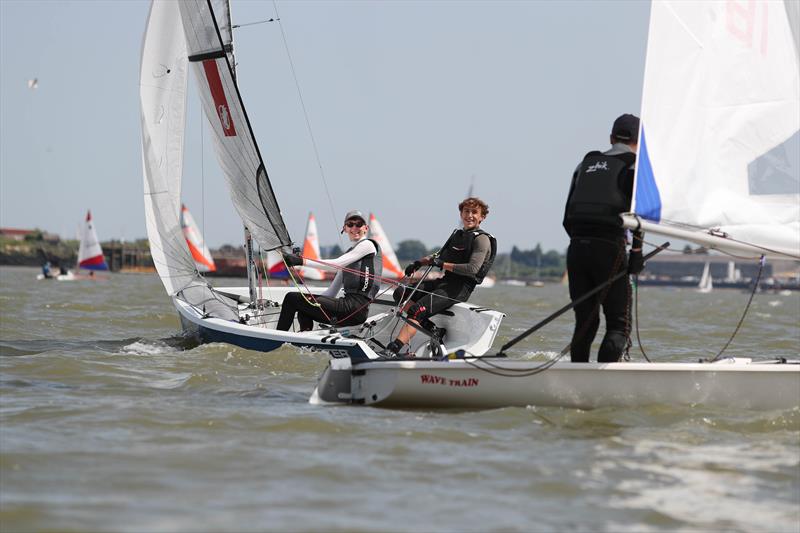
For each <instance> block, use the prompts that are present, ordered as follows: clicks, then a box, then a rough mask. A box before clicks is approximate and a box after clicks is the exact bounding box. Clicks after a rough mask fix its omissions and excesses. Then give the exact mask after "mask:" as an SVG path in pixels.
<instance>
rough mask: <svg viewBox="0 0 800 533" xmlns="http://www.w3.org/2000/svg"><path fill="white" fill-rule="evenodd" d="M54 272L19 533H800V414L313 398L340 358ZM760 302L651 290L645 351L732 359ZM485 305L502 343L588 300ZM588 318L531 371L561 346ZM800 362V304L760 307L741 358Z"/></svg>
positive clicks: (16, 479) (5, 460)
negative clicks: (496, 320)
mask: <svg viewBox="0 0 800 533" xmlns="http://www.w3.org/2000/svg"><path fill="white" fill-rule="evenodd" d="M35 275H36V271H35V270H34V269H25V268H6V267H4V268H0V372H1V373H0V530H2V531H31V530H34V531H36V530H38V531H41V530H48V531H50V530H58V531H221V530H235V531H257V530H334V531H358V530H364V531H387V530H421V531H484V530H495V531H497V530H499V531H553V530H558V531H637V532H638V531H699V530H726V531H770V532H772V531H787V532H793V533H796V532H797V531H798V530H799V529H800V412H798V411H797V410H792V411H787V412H764V413H757V412H756V413H754V412H747V413H742V412H735V411H719V410H716V411H714V410H705V409H697V408H695V409H689V408H669V407H650V408H641V409H607V410H605V409H601V410H596V411H579V410H572V409H552V408H551V409H541V408H527V409H521V408H509V409H497V410H490V411H480V412H455V413H454V412H441V411H440V412H436V411H430V412H429V411H389V410H382V409H374V408H365V407H350V406H337V407H318V406H312V405H309V404H308V403H307V399H308V396H309V394H310V393H311V391H312V389H313V387H314V384H315V380H316V377H317V375H318V374H319V373H320V372H321V370H322V369H323V368H324V367H325V364H326V356H325V355H322V354H314V353H308V352H300V351H298V350H296V349H294V348H282V349H280V350H278V351H276V352H272V353H269V354H261V353H257V352H251V351H247V350H243V349H240V348H236V347H233V346H228V345H223V344H212V345H203V346H199V347H194V348H192V347H187V345H186V344H185V343H184V342H182V341H181V339H180V338H179V337H178V336H177V332H178V328H179V324H178V320H177V315H176V314H175V312H174V311H173V309H172V308H171V304H170V303H169V301H168V299H167V297H166V296H165V295H164V292H163V289H162V287H161V285H160V283H159V281H158V279H157V278H156V277H155V276H145V275H112V276H111V279H110V280H109V281H105V282H102V281H98V282H53V281H46V282H45V281H42V282H37V281H35ZM222 283H223V284H225V283H226V282H225V281H223V282H222ZM240 283H241V281H238V280H237V282H236V284H240ZM227 284H230V280H227ZM746 300H747V295H746V294H743V293H740V292H733V291H716V292H713V293H711V294H698V293H695V292H694V291H689V290H682V291H677V290H665V289H656V288H653V289H642V290H641V293H640V302H639V308H640V313H641V333H642V342H643V343H644V345H645V347H646V349H647V351H648V354H649V355H650V357H651V358H652V359H659V360H665V359H677V360H680V359H690V358H696V357H708V356H713V355H714V354H715V353H716V351H717V350H718V349H719V348H720V347H721V346H722V345H723V344H724V342H725V340H727V337H728V336H729V335H730V333H731V331H732V330H733V328H734V326H735V324H736V322H737V321H738V318H739V315H740V314H741V310H742V309H743V306H744V305H745V303H746ZM473 301H475V302H477V303H481V304H484V305H489V306H493V307H496V308H500V309H503V310H505V311H506V312H507V313H508V315H509V316H508V318H507V319H506V321H505V323H504V326H503V328H502V330H501V332H500V335H499V337H498V341H497V344H496V346H499V345H500V344H501V343H503V342H506V341H507V340H509V339H510V338H512V337H513V336H514V335H516V334H517V333H518V332H520V331H522V330H524V329H525V328H527V327H529V326H530V325H531V324H533V323H534V322H536V321H538V320H539V319H541V318H543V317H545V316H546V315H547V314H548V313H549V312H551V311H553V310H555V309H557V308H559V307H561V306H562V305H563V304H564V303H565V302H566V301H567V294H566V288H564V287H561V286H548V287H545V288H542V289H535V288H516V287H503V286H498V287H496V288H494V289H485V290H479V291H478V292H476V294H475V295H474V297H473ZM571 326H572V325H571V316H570V315H565V317H564V318H562V319H559V320H557V321H556V322H554V323H553V324H551V325H550V326H548V327H547V328H545V329H544V330H541V331H540V332H538V333H537V334H535V335H534V336H533V338H531V339H529V340H526V341H524V342H522V343H520V345H518V346H517V347H516V348H515V349H514V350H512V357H526V356H528V357H529V356H531V355H532V354H533V353H538V352H542V351H545V352H552V351H558V350H560V349H561V348H562V347H563V346H564V345H565V344H566V343H567V342H568V338H569V333H570V331H571ZM798 352H800V295H798V294H794V295H791V296H781V295H774V294H759V295H757V296H756V298H755V300H754V303H753V307H752V308H751V310H750V314H749V318H748V321H747V322H746V324H745V326H744V328H743V330H742V331H741V332H740V333H739V335H738V336H737V339H736V341H735V342H734V344H733V345H732V347H731V348H729V350H728V352H727V353H728V354H730V355H738V356H753V355H754V354H764V355H768V356H775V355H784V356H786V355H789V356H795V357H796V356H797V354H798ZM635 355H636V354H635V352H634V356H635Z"/></svg>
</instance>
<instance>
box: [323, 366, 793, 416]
mask: <svg viewBox="0 0 800 533" xmlns="http://www.w3.org/2000/svg"><path fill="white" fill-rule="evenodd" d="M542 364H543V362H534V361H518V360H509V359H505V358H494V357H484V358H470V359H467V360H463V359H458V360H451V361H443V362H439V361H379V362H366V363H351V361H349V360H346V359H334V360H332V361H331V363H330V365H329V367H328V368H327V369H326V370H325V372H324V373H323V375H322V376H321V378H320V381H319V383H318V386H317V390H315V391H314V394H313V395H312V397H311V400H310V401H311V402H312V403H326V402H337V401H338V402H342V401H344V402H348V403H356V404H365V405H377V406H381V407H408V408H462V409H488V408H497V407H508V406H520V407H523V406H543V407H544V406H550V407H571V408H580V409H593V408H600V407H634V406H643V405H655V404H663V405H688V406H695V405H701V406H705V407H712V408H731V409H758V410H766V409H792V408H800V363H798V362H792V363H785V364H780V363H775V362H772V363H768V362H765V363H752V362H749V360H741V359H739V360H724V361H721V362H718V363H713V364H712V363H603V364H601V363H570V362H558V363H555V364H554V365H553V366H552V367H550V368H548V369H546V370H544V371H542V372H538V373H533V372H535V370H536V369H537V368H541V366H542ZM531 374H532V375H531ZM337 387H338V390H337Z"/></svg>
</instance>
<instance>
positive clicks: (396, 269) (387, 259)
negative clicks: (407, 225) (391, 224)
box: [369, 213, 404, 279]
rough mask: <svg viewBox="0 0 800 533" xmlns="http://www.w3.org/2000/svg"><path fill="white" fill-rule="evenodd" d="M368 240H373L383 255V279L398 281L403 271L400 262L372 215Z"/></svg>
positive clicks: (379, 224) (381, 227)
mask: <svg viewBox="0 0 800 533" xmlns="http://www.w3.org/2000/svg"><path fill="white" fill-rule="evenodd" d="M369 238H370V239H374V240H375V241H376V242H377V243H378V244H379V245H380V247H381V253H382V254H383V277H385V278H389V279H400V278H402V277H403V276H404V274H403V269H402V268H400V261H398V260H397V256H396V255H395V253H394V248H392V243H390V242H389V238H388V237H387V236H386V232H384V231H383V226H381V223H380V222H378V219H377V218H376V217H375V215H374V214H373V213H370V215H369Z"/></svg>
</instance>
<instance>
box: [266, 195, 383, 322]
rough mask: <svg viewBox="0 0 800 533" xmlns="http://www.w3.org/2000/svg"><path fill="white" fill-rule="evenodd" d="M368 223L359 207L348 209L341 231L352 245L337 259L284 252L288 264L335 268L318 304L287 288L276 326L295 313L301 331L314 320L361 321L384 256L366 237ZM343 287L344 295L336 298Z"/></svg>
mask: <svg viewBox="0 0 800 533" xmlns="http://www.w3.org/2000/svg"><path fill="white" fill-rule="evenodd" d="M368 232H369V226H367V219H366V218H364V215H363V214H362V213H361V211H357V210H353V211H349V212H348V213H347V214H346V215H345V217H344V224H343V225H342V233H347V236H348V237H349V238H350V242H351V243H352V246H351V247H350V248H349V249H348V250H347V251H346V252H345V253H344V254H343V255H341V256H340V257H337V258H336V259H326V260H325V262H324V263H318V262H316V261H313V260H305V259H304V258H302V257H299V256H297V255H293V254H286V255H284V256H283V258H284V260H285V261H286V264H287V265H289V266H301V265H303V264H306V263H313V266H314V267H315V268H319V269H321V270H329V271H335V272H336V276H335V277H334V278H333V282H331V285H330V286H329V287H328V288H327V289H326V290H325V292H323V293H322V294H321V295H319V296H316V297H315V298H314V300H316V303H317V304H318V306H317V305H314V304H313V303H311V302H309V301H307V299H306V298H307V297H306V296H304V295H302V294H300V293H299V292H290V293H289V294H287V295H286V297H285V298H284V299H283V304H282V306H281V314H280V318H279V319H278V329H280V330H283V331H288V330H289V328H290V327H291V326H292V323H293V322H294V317H295V314H296V315H297V321H298V322H299V324H300V331H309V330H311V329H313V327H314V321H315V320H316V321H317V322H323V323H326V324H331V323H333V324H334V325H337V326H353V325H357V324H361V323H363V322H364V321H365V320H366V319H367V316H368V313H369V303H370V301H371V300H372V299H373V298H375V296H376V295H377V294H378V289H379V288H380V279H379V278H380V276H381V274H382V273H383V257H382V256H381V248H380V246H378V243H377V242H375V241H374V240H372V239H367V233H368ZM342 289H344V296H343V297H341V298H337V297H336V296H337V295H338V294H339V291H340V290H342Z"/></svg>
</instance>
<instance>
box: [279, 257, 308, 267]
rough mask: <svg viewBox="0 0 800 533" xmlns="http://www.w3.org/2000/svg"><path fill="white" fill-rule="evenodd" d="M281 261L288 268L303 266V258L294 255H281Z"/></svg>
mask: <svg viewBox="0 0 800 533" xmlns="http://www.w3.org/2000/svg"><path fill="white" fill-rule="evenodd" d="M283 260H284V262H286V264H287V265H289V266H290V267H294V266H303V258H302V257H300V256H299V255H295V254H283Z"/></svg>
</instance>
